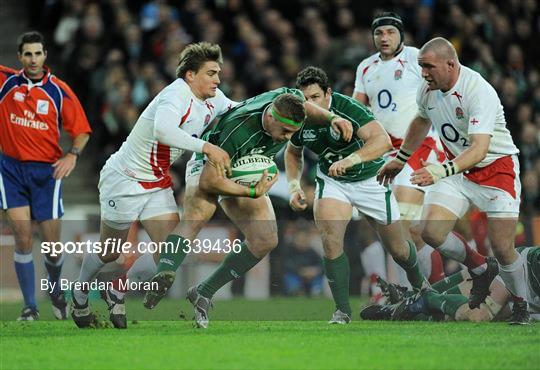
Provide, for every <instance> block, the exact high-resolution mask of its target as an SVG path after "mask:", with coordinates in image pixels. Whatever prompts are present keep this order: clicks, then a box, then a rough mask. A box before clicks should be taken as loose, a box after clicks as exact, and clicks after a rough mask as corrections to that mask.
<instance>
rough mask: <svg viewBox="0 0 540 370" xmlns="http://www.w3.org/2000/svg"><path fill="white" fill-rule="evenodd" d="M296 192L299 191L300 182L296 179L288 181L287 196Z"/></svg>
mask: <svg viewBox="0 0 540 370" xmlns="http://www.w3.org/2000/svg"><path fill="white" fill-rule="evenodd" d="M298 190H300V181H298V180H297V179H294V180H291V181H289V194H292V193H294V192H296V191H298Z"/></svg>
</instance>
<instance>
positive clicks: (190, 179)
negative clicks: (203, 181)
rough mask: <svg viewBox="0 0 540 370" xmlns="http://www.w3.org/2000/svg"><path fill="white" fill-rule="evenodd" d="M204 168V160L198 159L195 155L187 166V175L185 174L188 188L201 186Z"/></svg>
mask: <svg viewBox="0 0 540 370" xmlns="http://www.w3.org/2000/svg"><path fill="white" fill-rule="evenodd" d="M199 158H200V156H199ZM203 168H204V160H203V159H202V158H201V159H196V154H195V153H193V155H192V156H191V158H190V159H189V161H188V163H187V164H186V174H185V179H186V186H187V185H190V186H191V185H194V186H199V178H200V177H201V173H202V170H203Z"/></svg>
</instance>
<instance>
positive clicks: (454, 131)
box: [417, 66, 519, 168]
mask: <svg viewBox="0 0 540 370" xmlns="http://www.w3.org/2000/svg"><path fill="white" fill-rule="evenodd" d="M417 102H418V111H419V115H420V116H421V117H423V118H427V119H429V120H430V121H431V123H432V125H433V126H434V127H435V129H436V131H437V133H438V134H439V138H440V140H441V142H442V144H443V147H444V150H445V152H446V155H447V157H448V158H450V159H453V158H455V157H457V156H458V155H459V154H461V153H462V152H463V151H465V150H466V149H467V147H468V146H469V145H470V142H471V139H470V135H471V134H489V135H491V141H490V144H489V148H488V153H487V155H486V158H484V160H482V162H480V163H478V164H477V165H476V166H475V167H480V168H481V167H485V166H487V165H489V164H491V163H493V162H494V161H495V160H497V159H499V158H502V157H505V156H509V155H512V154H517V153H519V150H518V148H517V147H516V145H515V144H514V142H513V140H512V136H510V132H509V131H508V129H507V128H506V120H505V118H504V110H503V106H502V105H501V101H500V99H499V97H498V96H497V92H496V91H495V89H494V88H493V87H492V86H491V85H490V84H489V83H488V82H487V81H486V80H484V79H483V78H482V76H480V74H478V73H477V72H475V71H473V70H472V69H470V68H467V67H465V66H461V70H460V72H459V78H458V80H457V82H456V84H455V85H454V87H452V89H450V90H449V91H447V92H445V93H443V92H442V91H440V90H433V91H432V90H429V89H428V85H427V82H424V83H423V84H422V85H421V87H420V88H419V89H418V94H417Z"/></svg>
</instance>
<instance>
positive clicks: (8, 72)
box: [0, 64, 19, 78]
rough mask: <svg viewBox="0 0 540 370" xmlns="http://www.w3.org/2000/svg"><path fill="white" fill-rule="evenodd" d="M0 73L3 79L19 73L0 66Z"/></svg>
mask: <svg viewBox="0 0 540 370" xmlns="http://www.w3.org/2000/svg"><path fill="white" fill-rule="evenodd" d="M0 73H1V74H3V75H4V76H5V77H7V78H9V77H11V76H13V75H16V74H18V73H19V71H17V70H15V69H13V68H10V67H6V66H4V65H1V64H0Z"/></svg>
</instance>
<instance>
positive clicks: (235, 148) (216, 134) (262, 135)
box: [205, 87, 304, 162]
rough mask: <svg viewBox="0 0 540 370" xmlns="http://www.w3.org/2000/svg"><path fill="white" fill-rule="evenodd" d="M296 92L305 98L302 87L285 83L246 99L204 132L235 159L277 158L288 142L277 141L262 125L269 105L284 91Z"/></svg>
mask: <svg viewBox="0 0 540 370" xmlns="http://www.w3.org/2000/svg"><path fill="white" fill-rule="evenodd" d="M286 93H289V94H294V95H297V96H298V97H300V98H301V99H302V101H303V100H304V95H303V94H302V92H301V91H300V90H297V89H288V88H286V87H282V88H280V89H276V90H272V91H269V92H266V93H263V94H261V95H257V96H255V97H253V98H251V99H248V100H245V101H244V102H242V103H240V104H239V105H237V106H236V107H234V108H233V109H232V110H231V111H229V112H228V113H227V114H225V115H224V116H223V117H221V119H220V121H219V122H218V123H217V124H216V125H215V126H214V127H213V128H212V130H211V131H210V132H209V133H208V134H207V135H205V138H206V140H207V141H209V142H210V143H212V144H214V145H217V146H219V147H221V149H223V150H225V151H226V152H227V153H228V154H229V156H230V157H231V162H234V161H235V160H237V159H238V158H240V157H243V156H245V155H250V154H261V155H265V156H267V157H270V158H274V156H275V155H276V154H277V152H279V151H280V149H281V148H283V146H285V144H286V143H287V142H286V141H285V142H282V143H276V142H274V141H273V140H272V137H271V136H270V135H269V134H268V133H267V132H266V131H265V130H264V129H263V126H262V121H263V116H264V113H265V111H266V109H267V108H268V107H269V106H270V104H271V103H272V102H273V101H274V99H275V98H276V97H278V96H279V95H281V94H286Z"/></svg>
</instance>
